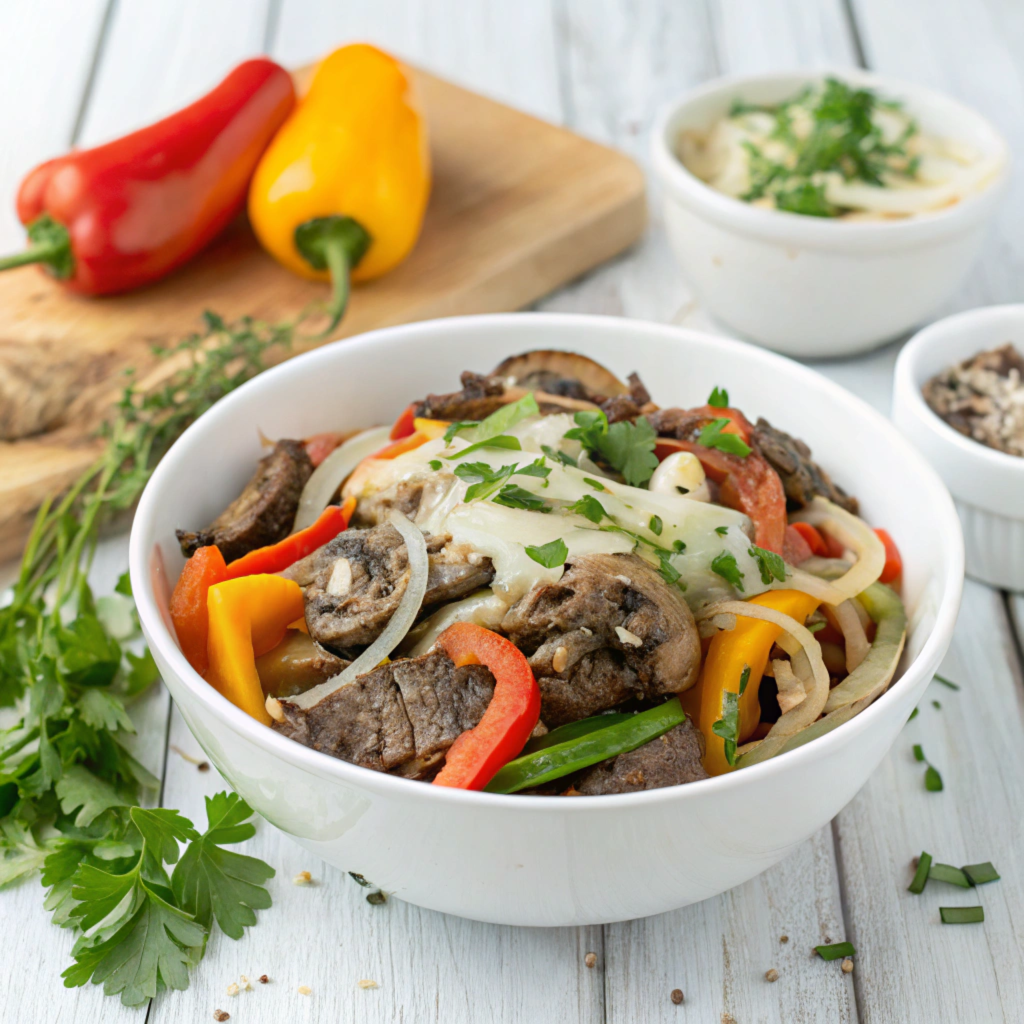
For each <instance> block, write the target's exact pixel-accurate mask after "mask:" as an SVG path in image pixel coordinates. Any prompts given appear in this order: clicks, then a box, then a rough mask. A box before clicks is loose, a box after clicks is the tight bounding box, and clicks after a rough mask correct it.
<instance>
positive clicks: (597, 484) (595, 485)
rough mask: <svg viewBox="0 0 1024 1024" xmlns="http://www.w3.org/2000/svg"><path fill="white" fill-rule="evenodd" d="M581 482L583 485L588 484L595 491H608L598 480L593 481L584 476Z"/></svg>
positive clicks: (591, 478)
mask: <svg viewBox="0 0 1024 1024" xmlns="http://www.w3.org/2000/svg"><path fill="white" fill-rule="evenodd" d="M583 482H584V483H585V484H589V485H590V486H591V487H593V488H594V490H595V491H607V490H608V488H607V487H605V485H604V484H603V483H601V481H600V480H594V479H593V477H589V476H585V477H584V478H583Z"/></svg>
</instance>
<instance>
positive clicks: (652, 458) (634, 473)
mask: <svg viewBox="0 0 1024 1024" xmlns="http://www.w3.org/2000/svg"><path fill="white" fill-rule="evenodd" d="M573 419H574V421H575V423H576V426H575V427H573V428H572V429H571V430H568V431H566V434H565V436H566V437H567V438H568V439H569V440H575V441H579V442H580V444H581V445H583V447H584V448H585V449H586V450H587V451H588V452H589V453H590V455H591V456H592V457H593V458H595V459H600V460H602V461H604V462H606V463H607V464H608V465H609V466H611V467H612V468H613V469H614V470H616V471H617V472H619V473H621V474H622V477H623V479H624V480H625V481H626V483H627V484H629V485H630V486H631V487H642V486H643V485H644V484H645V483H647V481H648V480H650V478H651V474H653V472H654V470H655V467H656V466H657V465H658V458H657V456H656V455H655V454H654V445H655V442H656V441H657V437H658V435H657V434H656V433H655V431H654V428H653V427H652V426H651V424H650V422H649V421H648V419H647V417H646V416H641V417H640V418H639V419H638V420H637V421H636V423H630V422H629V421H628V420H622V421H621V422H619V423H613V424H611V426H609V425H608V417H607V416H606V415H605V414H604V413H603V412H602V411H601V410H600V409H598V410H595V411H593V412H591V411H588V410H581V411H580V412H577V413H576V414H575V416H574V417H573Z"/></svg>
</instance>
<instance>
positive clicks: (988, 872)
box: [961, 861, 999, 885]
mask: <svg viewBox="0 0 1024 1024" xmlns="http://www.w3.org/2000/svg"><path fill="white" fill-rule="evenodd" d="M961 870H962V871H963V873H964V874H965V875H966V876H967V881H969V882H970V883H971V885H984V884H985V883H986V882H998V881H999V872H998V871H996V869H995V868H994V867H993V866H992V862H991V861H985V862H984V863H982V864H965V865H964V866H963V868H961Z"/></svg>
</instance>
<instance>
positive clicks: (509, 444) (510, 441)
mask: <svg viewBox="0 0 1024 1024" xmlns="http://www.w3.org/2000/svg"><path fill="white" fill-rule="evenodd" d="M481 448H507V449H508V450H509V451H513V452H521V451H522V450H523V446H522V445H521V444H520V443H519V438H518V437H513V436H512V435H511V434H499V435H497V436H496V437H488V438H485V439H484V440H483V441H475V442H474V443H473V444H471V445H469V446H468V447H466V448H463V449H462V451H461V452H456V453H455V454H454V455H445V456H444V458H446V459H448V460H449V461H453V460H455V459H464V458H465V457H466V456H467V455H470V454H472V453H473V452H476V451H479V450H480V449H481Z"/></svg>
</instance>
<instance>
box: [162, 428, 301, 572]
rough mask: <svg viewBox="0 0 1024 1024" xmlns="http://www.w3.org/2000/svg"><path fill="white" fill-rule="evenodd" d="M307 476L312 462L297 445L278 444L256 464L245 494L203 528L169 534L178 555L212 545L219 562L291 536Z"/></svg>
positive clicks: (191, 552) (189, 555)
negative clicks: (178, 549)
mask: <svg viewBox="0 0 1024 1024" xmlns="http://www.w3.org/2000/svg"><path fill="white" fill-rule="evenodd" d="M312 473H313V463H312V462H310V460H309V455H307V454H306V449H305V446H304V445H303V444H302V442H301V441H278V442H277V444H275V445H274V449H273V451H271V452H270V454H269V455H265V456H264V457H263V458H262V459H260V462H259V465H258V466H257V467H256V473H255V474H254V475H253V478H252V479H251V480H250V481H249V482H248V483H247V484H246V485H245V490H243V491H242V493H241V494H240V495H239V496H238V497H237V498H235V500H234V501H233V502H232V503H231V504H230V505H228V507H227V508H226V509H224V511H223V512H221V514H220V515H219V516H217V518H216V519H214V521H213V522H212V523H211V524H210V525H209V526H208V527H207V528H206V529H205V530H196V531H195V532H194V533H193V532H189V531H187V530H177V531H175V532H176V534H177V537H178V543H179V544H181V551H182V554H183V555H185V557H186V558H191V557H192V555H194V554H195V552H196V550H197V549H198V548H201V547H206V546H207V545H210V544H216V545H217V547H219V548H220V553H221V554H222V555H223V556H224V561H225V562H232V561H234V560H235V559H236V558H241V557H242V555H246V554H248V553H249V552H250V551H255V550H256V548H262V547H264V546H266V545H267V544H276V543H277V542H278V541H279V540H284V538H285V537H287V536H288V534H289V533H291V531H292V526H293V524H294V523H295V513H296V512H297V511H298V508H299V498H300V497H301V496H302V488H303V487H305V486H306V481H307V480H308V479H309V478H310V476H311V475H312Z"/></svg>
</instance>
